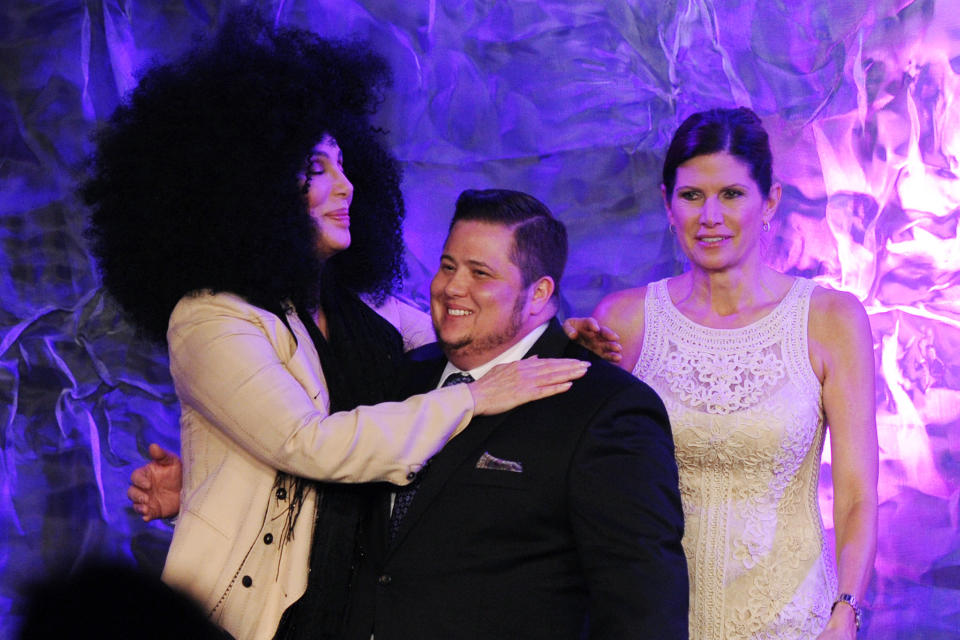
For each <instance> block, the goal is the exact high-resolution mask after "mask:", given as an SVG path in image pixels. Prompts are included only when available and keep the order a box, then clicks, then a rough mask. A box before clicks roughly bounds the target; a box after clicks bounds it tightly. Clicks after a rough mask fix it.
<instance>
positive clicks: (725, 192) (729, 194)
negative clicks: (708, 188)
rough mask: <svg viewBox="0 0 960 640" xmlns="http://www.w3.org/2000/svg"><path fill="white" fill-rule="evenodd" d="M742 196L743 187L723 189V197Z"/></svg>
mask: <svg viewBox="0 0 960 640" xmlns="http://www.w3.org/2000/svg"><path fill="white" fill-rule="evenodd" d="M743 196H744V193H743V189H734V188H730V189H724V190H723V197H724V198H726V199H728V200H733V199H735V198H742V197H743Z"/></svg>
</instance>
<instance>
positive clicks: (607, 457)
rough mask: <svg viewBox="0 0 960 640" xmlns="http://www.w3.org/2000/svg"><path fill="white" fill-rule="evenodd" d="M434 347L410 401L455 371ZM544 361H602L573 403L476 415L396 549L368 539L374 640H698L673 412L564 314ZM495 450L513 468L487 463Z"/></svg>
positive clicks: (422, 494) (413, 370)
mask: <svg viewBox="0 0 960 640" xmlns="http://www.w3.org/2000/svg"><path fill="white" fill-rule="evenodd" d="M425 349H428V350H427V351H424V350H418V352H414V354H413V356H414V358H413V359H414V361H413V362H411V363H410V370H409V371H408V373H407V374H406V376H405V377H404V379H405V380H408V381H410V383H411V384H413V385H415V386H416V388H415V389H414V388H411V389H409V391H411V392H423V391H424V390H429V389H432V388H434V387H435V386H436V385H437V383H438V381H439V376H440V374H441V373H442V370H443V367H444V366H445V364H446V360H445V359H444V358H443V357H442V356H441V355H439V350H437V349H436V348H435V347H433V351H432V352H431V351H429V348H425ZM534 354H536V355H539V356H540V357H560V356H563V357H568V358H579V359H582V360H589V361H591V362H592V363H593V364H592V366H591V367H590V369H589V371H588V373H587V374H586V376H584V377H583V378H582V379H580V380H578V381H577V382H575V383H574V385H573V388H572V389H571V390H570V391H568V392H567V393H563V394H560V395H558V396H554V397H551V398H546V399H544V400H539V401H536V402H532V403H529V404H526V405H523V406H521V407H518V408H517V409H514V410H512V411H510V412H508V413H505V414H501V415H497V416H478V417H476V418H474V419H473V421H472V422H471V424H470V426H469V427H468V428H467V429H466V430H465V431H463V432H462V433H461V434H459V435H458V436H457V437H456V438H454V439H453V440H451V441H450V442H449V443H448V444H447V446H446V447H445V448H444V449H443V450H442V451H441V452H440V453H438V454H437V455H436V456H434V458H433V459H432V460H431V462H430V463H429V465H428V466H427V467H426V470H425V471H424V472H423V476H422V482H421V485H420V487H419V489H418V491H417V494H416V497H415V498H414V500H413V503H412V504H411V505H410V511H409V512H408V514H407V516H406V517H405V519H404V520H403V522H402V525H401V528H400V531H399V533H398V535H397V537H396V539H395V540H393V541H392V542H388V541H387V540H386V533H385V531H383V530H382V529H381V530H380V531H379V533H378V534H377V537H376V539H375V541H374V543H373V544H372V545H371V546H372V547H373V548H372V549H370V553H371V557H372V560H373V562H372V568H373V575H372V577H373V580H374V585H373V586H372V591H373V593H374V595H373V596H372V599H373V602H374V604H375V613H374V614H373V615H374V620H375V624H374V634H375V637H376V640H412V639H430V638H436V639H438V640H439V639H444V640H447V639H458V640H459V639H471V638H476V639H477V640H480V639H483V640H491V639H507V638H517V639H520V638H522V639H524V640H535V639H537V638H543V639H544V640H546V639H548V638H549V639H550V640H560V639H564V638H609V639H614V638H624V639H626V638H631V639H633V638H651V639H652V638H656V639H658V640H662V639H674V638H686V637H687V598H688V586H687V572H686V561H685V559H684V555H683V549H682V548H681V545H680V539H681V537H682V534H683V516H682V510H681V506H680V495H679V491H678V488H677V469H676V464H675V462H674V456H673V440H672V437H671V433H670V426H669V422H668V419H667V415H666V412H665V410H664V408H663V403H662V402H661V401H660V398H659V397H658V396H657V395H656V394H655V393H654V392H653V391H652V390H651V389H650V388H649V387H647V386H646V385H645V384H643V383H642V382H640V381H638V380H637V379H636V378H634V377H633V376H630V375H629V374H627V373H625V372H624V371H622V370H620V369H618V368H616V367H613V366H611V365H609V364H608V363H606V362H603V361H602V360H600V359H599V358H597V357H595V356H594V355H593V354H591V353H590V352H588V351H586V350H585V349H582V348H581V347H580V346H578V345H576V344H574V343H571V342H570V341H569V340H568V339H567V338H566V336H565V335H564V334H563V331H562V329H561V328H560V326H559V324H558V323H557V322H556V321H555V320H554V321H552V322H551V324H550V326H549V328H548V329H547V331H546V333H544V335H543V336H542V337H541V338H540V340H538V341H537V343H536V344H535V345H534V347H533V348H532V349H531V351H530V352H529V353H528V354H527V355H528V356H530V355H534ZM485 456H487V457H490V456H492V457H493V458H496V459H499V460H501V461H504V463H505V464H503V465H500V464H498V463H497V462H496V461H494V462H493V464H492V466H493V467H498V466H509V467H512V468H513V469H514V470H512V471H510V470H499V469H496V468H494V469H489V468H486V469H485V468H478V465H477V463H478V461H480V459H481V458H482V457H485ZM508 463H516V464H508ZM517 465H519V466H520V467H522V470H518V467H517ZM481 466H482V465H481ZM488 466H489V465H488ZM384 521H385V519H384ZM362 591H364V590H361V592H362ZM367 594H368V597H369V591H368V592H367Z"/></svg>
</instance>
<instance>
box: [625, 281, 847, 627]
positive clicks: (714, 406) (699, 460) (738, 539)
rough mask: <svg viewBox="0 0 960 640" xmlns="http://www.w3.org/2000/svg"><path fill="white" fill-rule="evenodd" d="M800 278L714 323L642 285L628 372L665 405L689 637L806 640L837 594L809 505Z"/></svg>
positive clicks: (814, 397) (813, 459)
mask: <svg viewBox="0 0 960 640" xmlns="http://www.w3.org/2000/svg"><path fill="white" fill-rule="evenodd" d="M815 287H816V284H815V283H813V282H812V281H810V280H804V279H797V280H796V281H795V282H794V284H793V286H792V287H791V289H790V291H789V292H788V293H787V295H786V297H785V298H784V299H783V301H781V302H780V304H779V305H777V307H776V308H775V309H774V310H773V311H772V312H771V313H770V314H768V315H767V316H765V317H764V318H761V319H760V320H758V321H757V322H754V323H753V324H751V325H749V326H746V327H743V328H739V329H712V328H709V327H704V326H702V325H699V324H697V323H695V322H693V321H692V320H690V319H688V318H687V317H686V316H684V315H683V314H681V313H680V312H679V310H678V309H677V308H676V307H675V306H674V305H673V302H672V301H671V300H670V296H669V294H668V293H667V287H666V281H665V280H661V281H659V282H655V283H653V284H651V285H650V286H649V287H648V289H647V297H646V303H645V324H646V329H645V335H644V340H643V351H642V353H641V355H640V360H639V361H638V362H637V366H636V367H635V369H634V372H633V373H634V375H636V376H637V377H638V378H640V379H642V380H643V381H645V382H646V383H647V384H649V385H650V386H651V387H653V388H654V389H655V390H656V391H657V393H659V394H660V397H661V398H663V401H664V404H665V405H666V407H667V412H668V413H669V414H670V422H671V425H672V427H673V437H674V442H675V444H676V455H677V464H678V467H679V469H680V492H681V496H682V498H683V511H684V517H685V526H686V529H685V533H684V537H683V547H684V551H685V552H686V554H687V561H688V568H689V572H690V638H691V639H692V640H698V639H699V640H732V639H736V638H751V639H762V638H778V639H786V638H789V639H790V640H797V639H801V638H815V637H816V636H817V634H818V633H820V632H821V631H822V630H823V627H824V625H825V624H826V621H827V618H828V617H829V615H830V605H831V604H832V602H833V597H834V595H835V594H836V572H835V570H834V568H833V563H832V561H831V560H830V558H828V557H826V556H827V554H826V553H825V549H824V539H823V524H822V521H821V519H820V511H819V509H818V505H817V479H818V475H819V468H820V453H821V451H822V448H823V438H824V420H823V405H822V402H821V386H820V382H819V381H818V380H817V377H816V375H815V374H814V372H813V369H812V367H811V365H810V357H809V354H808V348H807V316H808V311H809V307H810V295H811V293H812V292H813V290H814V288H815Z"/></svg>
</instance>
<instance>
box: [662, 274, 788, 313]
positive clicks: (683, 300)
mask: <svg viewBox="0 0 960 640" xmlns="http://www.w3.org/2000/svg"><path fill="white" fill-rule="evenodd" d="M784 278H787V276H784V275H783V274H781V273H779V272H777V271H774V270H773V269H771V268H770V267H768V266H766V265H763V264H760V265H757V266H756V267H754V268H744V269H737V270H736V271H705V270H703V269H696V268H694V269H693V270H691V271H689V272H687V273H685V274H683V275H682V276H681V278H680V283H679V284H680V290H679V291H678V292H677V293H678V294H679V296H678V300H677V304H678V306H692V307H695V308H697V309H700V310H701V311H702V312H705V313H708V314H711V315H716V316H718V317H725V316H732V315H736V314H738V313H740V312H742V311H744V310H749V309H753V308H756V307H758V306H763V305H765V304H769V303H770V302H773V301H776V300H779V299H780V297H781V296H782V287H783V279H784Z"/></svg>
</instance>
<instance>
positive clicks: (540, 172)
mask: <svg viewBox="0 0 960 640" xmlns="http://www.w3.org/2000/svg"><path fill="white" fill-rule="evenodd" d="M229 5H230V3H229V2H221V1H218V0H183V1H182V2H171V1H164V0H127V1H126V2H118V1H102V2H96V1H93V0H87V1H86V2H81V3H77V2H66V1H63V2H58V1H54V0H48V1H46V2H44V1H41V0H37V1H27V0H14V1H13V2H12V3H11V2H8V3H4V5H3V7H2V8H0V242H2V254H0V265H2V269H0V295H2V309H0V396H2V400H0V424H2V434H0V449H2V458H0V469H2V471H0V532H2V533H0V536H2V540H0V570H2V579H0V618H2V622H0V635H9V634H11V633H12V632H13V629H14V628H15V627H14V625H15V619H16V617H15V615H12V612H13V609H12V607H13V602H14V600H15V599H16V594H17V591H18V589H19V587H20V585H21V584H22V583H23V581H24V580H27V579H30V578H34V577H36V576H39V575H43V574H45V573H46V572H48V571H50V570H53V569H55V568H62V567H63V566H64V563H66V564H67V566H69V565H70V564H71V563H75V562H76V561H77V560H79V559H81V558H85V557H90V556H96V555H103V554H107V555H117V554H119V555H124V556H128V557H133V558H135V559H136V560H137V561H138V562H139V563H141V564H142V565H143V566H147V567H150V568H151V569H153V570H158V569H159V566H160V565H161V563H162V559H163V554H164V551H165V547H166V544H167V541H168V540H169V535H170V531H169V527H168V526H167V525H165V524H162V523H154V524H151V525H145V524H143V523H142V522H141V521H140V520H139V519H138V518H137V517H136V516H135V515H134V514H133V513H132V512H131V511H130V510H129V509H128V508H127V505H126V499H125V496H124V492H125V486H126V483H127V477H128V475H129V473H130V471H131V470H132V469H133V468H134V467H135V466H137V465H139V464H140V463H141V461H142V460H143V457H144V451H145V448H146V445H147V444H148V443H149V442H151V441H158V442H161V443H162V444H164V445H166V446H169V447H176V446H177V438H178V434H177V426H176V418H177V406H176V399H175V396H174V394H173V391H172V386H171V383H170V380H169V376H168V374H167V371H166V361H165V354H164V353H163V352H161V351H159V350H158V349H156V348H155V347H153V346H151V345H148V344H145V343H143V342H142V341H139V340H137V339H136V338H135V336H134V335H133V333H132V331H131V330H130V328H129V327H128V326H127V325H126V324H125V323H124V322H123V321H122V319H121V318H120V317H119V316H118V313H117V309H116V308H115V306H114V305H113V304H112V303H111V302H110V300H109V299H106V298H104V296H103V294H102V291H101V290H99V289H98V288H97V278H96V275H95V272H94V269H93V267H92V264H91V261H90V257H89V255H88V253H87V250H86V247H85V245H84V241H83V238H82V235H81V232H82V228H83V226H84V213H83V211H82V210H81V209H80V207H78V205H77V202H76V200H75V198H74V197H73V195H72V192H71V189H72V186H73V185H74V183H75V181H76V179H77V177H78V176H79V175H80V171H81V170H82V162H83V158H84V157H85V155H86V154H88V153H89V151H90V142H89V134H90V133H91V132H92V131H93V129H94V128H95V127H96V125H97V124H98V122H100V121H102V120H103V119H104V118H106V117H107V116H108V115H109V113H110V111H111V110H112V109H113V107H114V106H115V105H116V104H117V101H118V99H119V96H121V95H123V94H124V93H125V92H126V91H128V90H129V89H130V88H131V87H132V86H133V85H134V84H135V82H136V74H137V71H138V70H139V69H141V68H142V67H143V65H145V64H147V63H149V61H150V60H153V59H158V60H163V59H167V58H169V57H170V56H172V55H175V54H177V53H178V52H180V51H182V50H183V49H184V48H185V47H186V46H188V45H189V43H190V39H191V34H193V33H196V32H198V31H202V30H208V29H211V28H213V27H214V26H215V25H216V24H217V22H218V20H219V19H220V17H221V16H222V14H223V12H224V11H225V9H226V8H228V6H229ZM262 5H263V6H264V8H265V9H266V10H267V11H268V12H270V13H271V14H272V15H273V16H275V17H276V19H277V20H278V21H280V22H283V23H289V24H294V25H298V26H301V27H307V28H311V29H314V30H316V31H317V32H319V33H321V34H325V35H336V36H344V35H359V36H361V37H363V38H366V39H369V40H370V41H371V42H372V44H373V45H374V46H375V47H376V48H377V49H378V50H379V51H381V52H382V53H384V54H385V55H386V56H387V57H388V58H389V59H390V61H391V62H392V65H393V68H394V72H395V77H396V82H395V87H394V90H393V92H392V93H391V94H390V95H389V97H388V101H387V103H386V104H385V105H384V108H383V111H382V113H381V116H380V121H381V122H382V124H383V125H384V126H385V127H386V128H387V129H389V131H390V136H391V141H392V144H393V147H394V150H395V152H396V154H397V156H398V157H399V158H400V159H401V161H402V163H403V165H404V169H405V176H406V177H405V182H404V190H405V193H406V197H407V205H408V220H407V226H406V237H407V242H408V245H409V267H410V278H409V280H408V282H407V285H406V287H407V294H408V296H409V297H410V298H411V299H413V300H415V301H420V302H422V301H423V300H424V294H425V290H426V283H427V280H428V278H429V274H430V273H431V271H432V269H433V268H434V266H435V264H436V262H437V261H436V257H437V255H438V254H439V249H440V245H441V243H442V240H443V236H444V232H445V229H446V224H447V221H448V216H449V215H450V212H451V208H452V203H453V201H454V199H455V197H456V195H457V193H459V191H460V190H461V189H464V188H467V187H490V186H505V187H512V188H517V189H522V190H526V191H529V192H531V193H533V194H535V195H536V196H538V197H540V198H541V199H543V200H544V201H546V202H547V203H548V204H549V205H550V206H551V207H552V208H553V209H554V211H555V212H556V213H557V214H558V216H559V217H560V218H561V219H562V220H563V221H564V222H565V223H566V224H567V226H568V228H569V230H570V237H571V243H572V249H573V256H572V259H571V262H570V265H569V268H568V273H567V276H566V278H565V280H564V304H565V310H564V311H565V313H567V314H571V313H576V314H584V313H587V312H589V311H590V310H591V309H592V308H593V305H594V304H595V303H596V302H597V301H598V300H599V299H600V297H601V296H603V295H604V294H606V293H608V292H610V291H614V290H616V289H619V288H623V287H626V286H630V285H636V284H641V283H645V282H648V281H650V280H653V279H655V278H659V277H662V276H665V275H669V274H671V273H674V272H676V271H677V270H678V269H681V268H682V263H681V261H680V259H679V257H678V256H677V253H676V251H675V249H674V247H673V244H672V242H671V239H670V237H669V235H668V234H667V233H666V223H665V220H664V216H663V213H662V207H661V204H660V196H659V190H658V178H657V176H658V173H659V165H660V162H661V160H662V154H663V151H664V147H665V144H666V141H667V140H668V138H669V135H670V133H671V132H672V131H673V129H674V128H675V127H676V125H677V124H678V123H679V122H680V121H681V120H682V119H683V118H684V117H685V116H686V115H688V114H689V113H691V112H693V111H696V110H700V109H703V108H708V107H713V106H732V105H737V104H742V105H747V106H750V107H752V108H753V109H754V110H756V111H757V112H758V113H759V114H760V115H761V117H762V118H763V119H764V122H765V123H766V125H767V127H768V129H769V130H770V132H771V134H772V139H773V143H774V146H775V155H776V166H775V171H776V173H777V176H778V177H779V179H780V180H781V181H782V182H783V184H784V193H785V198H784V202H783V204H782V206H781V208H780V215H779V218H778V223H777V225H776V226H775V228H774V230H773V232H772V233H771V237H772V238H773V240H772V241H771V243H770V247H769V249H768V257H769V260H770V261H771V262H772V263H773V264H776V265H777V266H779V267H780V268H782V269H785V270H787V271H789V272H791V273H796V274H801V275H805V276H809V277H814V278H816V279H817V280H818V281H819V282H821V283H822V284H824V285H826V286H829V287H834V288H841V289H845V290H848V291H852V292H854V293H856V295H857V296H859V297H860V298H861V300H863V301H864V304H865V305H866V307H867V309H868V311H869V313H870V316H871V323H872V326H873V332H874V339H875V347H876V360H877V365H878V383H879V384H878V394H877V415H878V426H879V431H880V444H881V461H882V466H881V478H880V492H881V507H880V509H881V518H880V546H879V552H878V555H877V562H876V573H875V577H874V579H873V583H872V586H871V589H870V593H869V596H868V598H867V599H868V600H869V607H870V615H869V616H868V618H867V621H866V625H867V626H866V632H865V634H861V635H863V636H865V637H867V638H926V639H930V638H957V637H960V630H958V629H960V522H958V521H960V504H958V500H960V364H958V357H957V354H958V353H960V295H958V286H957V285H958V273H960V239H958V234H957V221H958V201H960V182H958V180H957V172H958V153H960V126H958V125H960V103H958V99H960V96H958V84H960V77H958V73H960V17H958V16H960V7H958V3H957V2H956V0H887V1H883V0H878V1H876V2H868V1H864V0H832V1H829V0H799V1H796V2H789V3H784V2H780V1H777V0H738V1H735V0H730V1H728V2H723V1H721V0H650V1H647V2H638V1H632V2H614V1H611V2H600V1H581V2H570V1H569V0H514V1H509V2H507V1H494V0H446V1H430V0H406V1H404V2H397V1H396V0H370V1H367V2H361V1H352V0H312V1H308V0H299V1H287V2H263V3H262ZM145 286H149V283H145ZM829 466H830V458H829V451H827V452H826V453H825V456H824V465H823V474H822V477H823V487H822V489H821V504H822V507H823V513H824V519H825V521H826V524H827V526H828V527H830V526H832V523H831V519H832V518H831V509H830V507H831V504H830V503H831V492H830V488H829V478H830V473H829Z"/></svg>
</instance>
